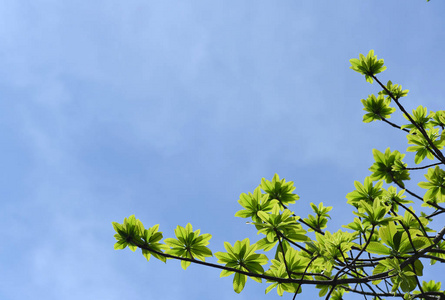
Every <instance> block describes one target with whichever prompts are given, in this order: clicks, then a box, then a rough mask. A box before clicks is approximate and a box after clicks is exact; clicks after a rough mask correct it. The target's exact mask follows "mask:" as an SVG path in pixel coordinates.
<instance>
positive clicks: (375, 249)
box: [366, 242, 391, 255]
mask: <svg viewBox="0 0 445 300" xmlns="http://www.w3.org/2000/svg"><path fill="white" fill-rule="evenodd" d="M366 251H367V252H369V253H374V254H380V255H389V254H390V253H391V249H389V248H387V247H385V246H384V245H382V244H381V243H379V242H369V244H368V246H367V247H366Z"/></svg>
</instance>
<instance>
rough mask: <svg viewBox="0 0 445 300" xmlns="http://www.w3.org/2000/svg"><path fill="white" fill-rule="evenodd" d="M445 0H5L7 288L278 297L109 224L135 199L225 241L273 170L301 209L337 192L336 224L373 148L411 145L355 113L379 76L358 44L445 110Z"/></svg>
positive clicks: (347, 216)
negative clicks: (120, 238)
mask: <svg viewBox="0 0 445 300" xmlns="http://www.w3.org/2000/svg"><path fill="white" fill-rule="evenodd" d="M444 9H445V3H444V2H443V1H440V0H432V1H431V2H430V3H428V4H427V3H426V2H425V1H421V0H417V1H402V0H399V1H395V0H394V1H393V0H391V1H383V0H378V1H343V0H340V1H329V2H328V1H323V2H322V1H147V0H145V1H136V0H129V1H114V0H107V1H103V0H99V1H94V2H91V1H90V2H84V1H51V0H46V1H45V0H35V1H23V0H3V1H1V3H0V97H1V102H0V103H1V106H2V109H1V110H0V123H1V129H0V138H1V140H2V143H1V145H0V148H1V151H2V154H3V155H2V156H1V157H0V163H1V165H2V167H3V170H4V171H3V172H2V175H1V180H0V186H1V191H2V201H1V202H0V203H1V206H0V216H1V225H2V226H1V229H0V230H1V235H2V237H3V242H2V243H1V246H0V262H1V264H0V265H1V269H2V272H0V298H1V299H5V300H15V299H23V298H28V299H49V300H51V299H67V300H70V299H79V298H82V299H110V300H112V299H122V298H126V299H127V298H128V299H130V298H131V299H135V300H137V299H175V300H178V299H198V300H200V299H209V298H211V299H221V300H222V299H253V298H255V299H278V296H277V295H276V293H275V292H271V293H270V294H268V295H267V296H266V295H264V289H265V288H266V286H267V285H264V284H263V285H260V284H258V283H255V282H254V281H252V280H248V283H247V285H246V289H245V290H244V291H243V292H242V293H241V294H240V295H237V294H235V293H234V292H233V290H232V286H231V278H222V279H220V278H219V273H220V272H219V271H218V270H213V269H207V268H205V267H201V266H191V267H190V268H189V269H188V270H187V271H183V270H182V269H181V268H180V265H179V263H178V262H175V261H169V262H168V263H167V264H166V265H164V264H163V263H161V262H159V261H156V260H154V259H153V260H151V261H150V262H149V263H147V262H146V260H145V259H144V258H143V257H142V255H140V253H132V252H131V251H129V250H125V251H114V250H113V244H114V238H113V234H114V231H113V228H112V226H111V222H112V221H119V222H121V221H122V220H123V218H124V217H128V216H129V215H131V214H135V215H136V217H137V218H139V219H140V220H141V221H142V222H143V223H144V225H145V226H146V227H149V226H152V225H154V224H160V226H161V230H162V231H164V236H165V237H172V236H173V230H174V228H175V227H176V226H177V225H181V226H185V225H186V224H187V222H190V223H191V224H192V225H193V226H194V228H200V229H201V232H204V233H211V234H212V235H213V238H212V240H211V243H210V245H209V246H210V248H211V249H212V250H213V252H217V251H222V250H223V242H224V241H229V242H231V243H234V242H235V241H236V240H241V239H243V238H245V237H250V238H251V240H253V241H256V240H257V239H258V238H259V237H258V236H257V235H256V232H255V230H254V229H253V228H251V227H249V225H246V224H245V220H243V219H240V218H235V217H234V214H235V212H236V211H237V210H239V209H240V206H239V205H238V203H237V200H238V197H239V195H240V194H241V193H247V192H249V191H250V192H253V190H254V189H255V187H256V186H257V185H258V184H259V183H260V181H261V178H262V177H265V178H267V179H271V178H272V177H273V174H274V173H278V174H279V175H280V177H282V178H286V180H291V181H294V182H295V186H296V192H297V194H299V195H300V197H301V200H299V201H298V202H297V204H296V205H295V206H294V207H292V209H293V210H294V211H295V212H296V214H297V215H301V216H303V217H306V216H307V214H308V213H309V203H310V202H314V203H318V202H323V203H324V204H325V205H330V206H334V207H335V208H334V210H333V211H332V217H333V220H332V221H331V222H330V223H329V228H328V229H329V230H330V231H337V230H338V229H339V228H340V226H341V224H345V223H346V222H348V223H349V222H350V221H352V220H353V217H354V216H353V215H352V213H351V209H350V207H349V206H347V205H346V204H345V203H346V199H345V195H346V194H347V193H348V192H350V191H352V190H353V189H354V187H353V182H354V180H358V181H363V180H364V178H365V177H366V176H368V175H369V174H370V173H369V171H368V168H369V167H370V165H371V164H372V162H373V159H372V153H371V151H372V149H373V148H377V149H379V150H381V151H383V150H384V149H386V148H387V147H391V149H399V150H401V151H404V150H405V149H406V138H405V136H404V135H403V134H401V133H399V132H398V131H397V130H392V129H391V128H389V127H387V126H385V125H383V124H377V123H376V124H363V123H362V122H361V120H362V115H363V113H362V104H361V103H360V99H362V98H366V97H367V95H369V94H370V93H376V92H378V90H379V89H378V88H377V86H375V85H370V84H368V83H366V82H365V80H364V78H363V77H362V76H360V75H359V74H357V73H355V72H353V71H352V70H350V69H349V62H348V60H349V59H350V58H353V57H358V54H359V53H367V52H368V51H369V50H370V49H374V50H375V52H376V54H377V55H378V56H379V57H381V58H384V59H385V63H386V65H387V67H388V70H387V71H385V72H384V73H382V75H381V76H380V78H382V80H383V81H384V82H386V81H387V80H389V79H390V80H392V81H393V82H395V83H400V84H402V85H403V87H404V88H406V89H409V90H410V94H409V97H407V98H405V99H404V103H406V107H407V108H409V109H412V108H415V107H417V106H418V105H420V104H422V105H425V106H427V107H428V108H429V109H431V110H439V109H443V108H444V107H443V103H444V102H443V94H442V88H443V67H444V65H445V59H444V56H443V51H444V50H443V49H444V41H445V30H444V29H445V19H444V18H443V11H444ZM394 121H396V122H397V121H398V123H403V122H404V121H403V119H402V118H397V117H396V118H394ZM412 160H413V159H412V155H408V156H407V160H406V161H407V162H410V161H412ZM415 178H419V179H420V178H421V175H419V176H418V177H415ZM412 185H413V189H416V187H415V182H413V183H412ZM443 221H444V220H443V219H442V220H439V221H438V223H437V224H438V225H437V224H435V225H436V226H437V227H438V226H440V225H441V224H440V222H442V223H443ZM437 227H436V228H437ZM211 261H213V260H211ZM215 261H216V260H215ZM440 268H441V266H435V270H436V271H434V272H433V271H431V272H430V273H427V274H426V276H425V277H426V278H436V279H437V278H438V277H437V276H438V274H442V273H440V272H443V267H442V269H440ZM314 293H315V292H314V290H313V289H311V288H306V290H305V292H304V295H306V297H314V295H315V294H314ZM286 299H289V295H287V296H286ZM349 299H356V298H354V297H352V296H349Z"/></svg>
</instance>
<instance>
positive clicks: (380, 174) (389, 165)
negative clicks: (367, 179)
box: [369, 148, 410, 186]
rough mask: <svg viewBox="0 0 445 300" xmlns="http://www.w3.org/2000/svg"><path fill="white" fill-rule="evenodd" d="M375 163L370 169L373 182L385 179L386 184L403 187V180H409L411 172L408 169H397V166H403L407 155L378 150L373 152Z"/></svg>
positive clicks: (388, 150)
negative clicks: (393, 183) (395, 184)
mask: <svg viewBox="0 0 445 300" xmlns="http://www.w3.org/2000/svg"><path fill="white" fill-rule="evenodd" d="M372 154H373V155H374V160H375V163H374V164H373V165H372V166H371V167H370V168H369V170H370V171H371V172H372V175H371V179H372V180H373V181H375V180H380V179H385V181H386V183H391V182H393V181H395V182H397V183H398V184H401V185H402V186H403V180H409V179H410V177H409V171H408V170H406V169H400V168H397V167H395V166H396V164H397V163H398V164H402V165H404V163H403V162H402V159H403V158H404V157H405V154H401V153H400V152H399V151H397V150H395V151H392V152H391V150H390V148H387V149H386V151H385V153H382V152H380V151H379V150H377V149H373V150H372Z"/></svg>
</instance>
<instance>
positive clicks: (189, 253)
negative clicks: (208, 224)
mask: <svg viewBox="0 0 445 300" xmlns="http://www.w3.org/2000/svg"><path fill="white" fill-rule="evenodd" d="M175 235H176V239H174V238H167V239H165V240H164V242H165V243H166V244H167V245H168V246H170V247H171V248H170V249H167V251H166V253H168V254H171V255H174V256H179V257H184V258H188V259H199V260H202V261H205V258H206V257H210V256H212V251H210V249H209V248H207V247H206V246H207V245H208V244H209V240H210V239H211V237H212V236H211V235H210V234H208V233H204V234H202V235H200V230H196V231H193V227H192V225H191V224H190V223H188V224H187V225H186V226H185V227H182V226H177V227H176V229H175ZM189 266H190V262H189V261H181V267H182V268H183V269H184V270H185V269H187V268H188V267H189Z"/></svg>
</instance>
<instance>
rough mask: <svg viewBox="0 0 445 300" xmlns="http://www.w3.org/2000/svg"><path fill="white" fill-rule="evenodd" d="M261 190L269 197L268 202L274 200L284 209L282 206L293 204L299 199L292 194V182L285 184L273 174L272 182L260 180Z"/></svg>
mask: <svg viewBox="0 0 445 300" xmlns="http://www.w3.org/2000/svg"><path fill="white" fill-rule="evenodd" d="M260 187H261V189H262V190H263V191H265V192H266V193H267V194H268V195H269V200H276V201H278V203H279V204H280V205H281V208H282V209H284V207H283V205H289V204H292V203H295V201H297V200H298V199H300V197H299V196H298V195H297V194H294V193H293V191H294V190H295V187H294V183H293V182H292V181H289V182H286V180H285V179H284V178H283V179H281V180H280V177H279V176H278V174H275V175H274V177H273V178H272V181H269V180H266V179H264V178H263V179H261V185H260Z"/></svg>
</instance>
